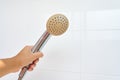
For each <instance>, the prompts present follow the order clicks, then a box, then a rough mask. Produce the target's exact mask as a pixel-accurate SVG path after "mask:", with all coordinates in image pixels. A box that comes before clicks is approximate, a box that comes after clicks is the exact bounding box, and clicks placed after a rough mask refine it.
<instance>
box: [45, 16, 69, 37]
mask: <svg viewBox="0 0 120 80" xmlns="http://www.w3.org/2000/svg"><path fill="white" fill-rule="evenodd" d="M68 25H69V22H68V19H67V18H66V17H65V16H64V15H62V14H55V15H53V16H51V17H50V18H49V19H48V21H47V24H46V27H47V32H49V33H50V34H52V35H55V36H57V35H61V34H63V33H64V32H65V31H66V30H67V28H68Z"/></svg>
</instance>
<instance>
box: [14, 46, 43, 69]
mask: <svg viewBox="0 0 120 80" xmlns="http://www.w3.org/2000/svg"><path fill="white" fill-rule="evenodd" d="M31 49H32V46H26V47H24V48H23V49H22V50H21V51H20V52H19V54H17V55H16V56H15V57H14V59H15V60H16V61H18V67H17V68H16V70H15V71H18V70H19V69H21V68H23V67H24V66H27V65H29V64H30V66H29V68H28V70H29V71H32V70H33V68H34V67H35V66H36V63H37V62H38V61H39V58H40V57H42V56H43V54H42V53H41V52H36V53H32V52H31Z"/></svg>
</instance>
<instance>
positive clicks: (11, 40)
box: [0, 0, 120, 80]
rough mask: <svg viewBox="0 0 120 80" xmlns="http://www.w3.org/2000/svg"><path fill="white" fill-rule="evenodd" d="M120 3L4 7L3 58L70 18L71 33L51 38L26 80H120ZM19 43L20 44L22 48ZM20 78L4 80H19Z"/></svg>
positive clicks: (0, 10)
mask: <svg viewBox="0 0 120 80" xmlns="http://www.w3.org/2000/svg"><path fill="white" fill-rule="evenodd" d="M118 3H120V1H119V0H91V1H90V0H74V1H70V0H66V1H65V0H60V1H59V0H58V1H53V2H52V1H49V0H44V1H42V0H41V1H37V0H35V1H34V0H31V1H29V0H24V1H22V0H20V1H14V0H12V1H9V0H4V1H0V4H1V5H0V6H1V7H0V17H1V18H0V26H1V29H0V32H1V34H0V36H1V42H0V44H1V46H0V49H1V50H0V55H1V56H0V58H5V57H11V56H14V55H15V54H17V53H18V52H19V51H20V50H21V49H22V48H23V47H24V46H25V45H29V44H30V45H33V44H34V43H35V42H36V41H37V39H38V38H39V37H40V35H41V34H42V33H43V32H44V30H45V24H46V21H47V19H48V18H49V16H51V15H53V14H55V13H63V14H65V15H66V16H67V17H68V19H69V21H70V25H69V29H68V31H67V32H66V33H65V34H63V35H61V36H58V37H54V36H53V37H51V39H50V40H49V42H48V43H47V45H46V46H45V47H44V49H43V50H42V52H44V57H43V59H41V60H40V62H39V63H38V64H37V66H36V68H35V69H34V71H32V72H28V73H27V74H26V76H25V77H24V79H23V80H120V69H119V68H120V63H119V62H120V54H119V53H120V49H119V47H120V22H119V21H120V6H119V4H118ZM18 41H19V42H18ZM18 74H19V72H18V73H13V74H9V75H7V76H5V77H3V78H1V79H0V80H17V78H18Z"/></svg>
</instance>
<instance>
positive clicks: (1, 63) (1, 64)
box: [0, 58, 17, 77]
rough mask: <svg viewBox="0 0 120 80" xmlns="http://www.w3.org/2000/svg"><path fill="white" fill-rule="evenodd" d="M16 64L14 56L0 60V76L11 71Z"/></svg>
mask: <svg viewBox="0 0 120 80" xmlns="http://www.w3.org/2000/svg"><path fill="white" fill-rule="evenodd" d="M16 67H17V64H16V60H15V59H14V58H7V59H1V60H0V77H2V76H4V75H6V74H8V73H11V72H13V71H14V69H16Z"/></svg>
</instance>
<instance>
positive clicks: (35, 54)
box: [33, 52, 43, 60]
mask: <svg viewBox="0 0 120 80" xmlns="http://www.w3.org/2000/svg"><path fill="white" fill-rule="evenodd" d="M40 57H43V53H42V52H36V53H34V54H33V60H35V59H38V58H40Z"/></svg>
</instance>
